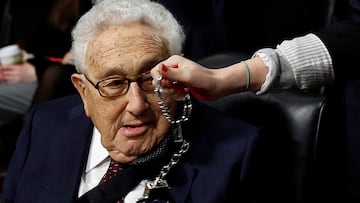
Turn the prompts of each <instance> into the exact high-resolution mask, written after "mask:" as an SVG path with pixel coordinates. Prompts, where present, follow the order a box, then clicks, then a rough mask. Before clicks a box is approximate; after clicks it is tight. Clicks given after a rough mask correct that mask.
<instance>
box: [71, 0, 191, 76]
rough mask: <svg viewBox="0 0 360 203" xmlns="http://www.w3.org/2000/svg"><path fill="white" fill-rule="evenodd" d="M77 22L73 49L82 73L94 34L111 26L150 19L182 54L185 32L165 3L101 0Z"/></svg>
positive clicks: (176, 50) (173, 51) (170, 48)
mask: <svg viewBox="0 0 360 203" xmlns="http://www.w3.org/2000/svg"><path fill="white" fill-rule="evenodd" d="M97 2H98V3H96V4H95V5H94V6H93V7H92V8H91V9H90V10H89V11H88V12H87V13H85V14H84V15H83V16H82V17H81V18H80V19H79V21H78V22H77V24H76V26H75V27H74V29H73V31H72V38H73V42H72V48H71V52H72V54H73V56H74V62H75V66H76V69H77V71H78V72H80V73H83V72H84V71H85V68H86V66H85V56H86V51H87V47H88V45H89V43H90V40H91V39H92V37H93V36H94V35H95V34H96V33H97V32H98V31H101V30H104V29H106V28H108V27H110V26H114V25H121V24H124V23H128V22H146V23H147V24H149V25H150V26H151V27H154V28H155V29H157V30H160V31H161V32H162V33H161V34H162V37H164V38H165V39H166V40H167V42H166V44H168V45H169V47H168V48H169V51H170V54H171V55H173V54H180V53H181V51H182V45H183V42H184V39H185V34H184V31H183V29H182V27H181V26H180V24H179V23H178V22H177V20H176V19H175V17H174V16H173V15H172V14H171V13H170V11H168V10H167V9H166V8H165V7H164V6H163V5H161V4H159V3H156V2H153V1H151V0H102V1H97Z"/></svg>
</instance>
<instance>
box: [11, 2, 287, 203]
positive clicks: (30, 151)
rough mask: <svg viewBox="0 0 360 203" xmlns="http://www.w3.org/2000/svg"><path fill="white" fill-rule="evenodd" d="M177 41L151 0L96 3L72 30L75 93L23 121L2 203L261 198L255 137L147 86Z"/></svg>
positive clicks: (176, 30)
mask: <svg viewBox="0 0 360 203" xmlns="http://www.w3.org/2000/svg"><path fill="white" fill-rule="evenodd" d="M184 38H185V37H184V33H183V30H182V28H181V26H180V25H179V23H178V22H177V21H176V19H175V18H174V17H173V15H172V14H171V13H170V12H169V11H168V10H166V9H165V8H164V7H163V6H162V5H161V4H158V3H156V2H153V1H149V0H136V1H134V0H103V1H101V2H99V3H98V4H95V5H94V6H93V7H92V9H90V11H88V12H87V13H86V14H85V15H83V16H82V17H81V18H80V20H79V21H78V23H77V25H76V26H75V28H74V30H73V39H74V41H73V45H72V51H71V52H72V54H73V57H74V62H75V65H76V68H77V71H78V73H75V74H73V75H72V77H71V79H72V82H73V84H74V86H75V87H76V89H77V91H78V93H79V94H75V95H73V96H68V97H63V98H60V99H57V100H53V101H49V102H44V103H41V104H38V105H37V106H36V107H35V108H34V109H33V110H32V112H31V113H30V114H29V116H28V119H29V120H28V121H27V122H26V125H25V127H24V129H23V130H22V133H21V135H20V137H19V139H18V143H17V147H16V150H15V152H14V156H13V157H12V160H11V163H10V165H9V168H8V171H7V175H6V177H5V184H4V200H5V202H39V201H40V202H53V201H54V200H56V201H57V202H64V203H66V202H68V203H70V202H99V203H100V202H101V203H106V202H117V201H121V202H122V201H124V202H125V203H129V202H137V201H138V200H139V202H153V201H156V200H163V201H167V202H202V203H207V202H209V203H210V202H219V203H220V202H224V203H225V202H231V201H232V200H234V199H237V200H238V201H239V202H253V199H254V198H259V196H258V195H254V194H253V192H254V191H255V190H253V189H252V188H253V186H256V185H257V184H255V183H253V182H252V181H251V180H252V177H253V176H252V175H250V174H251V172H250V171H249V170H250V169H251V168H252V164H253V163H254V162H253V158H254V152H255V151H256V150H255V149H256V143H257V139H258V130H257V129H256V128H254V127H253V126H251V125H249V124H246V123H244V122H242V121H240V120H237V119H234V118H232V117H227V116H225V115H224V114H221V113H220V112H218V111H215V110H214V109H210V108H209V107H207V106H205V105H203V104H201V103H199V102H197V101H196V100H191V98H189V97H185V100H184V101H183V100H181V101H176V100H173V99H171V98H168V97H166V95H164V94H163V93H162V91H160V90H159V89H156V88H155V87H154V86H153V85H152V80H153V79H152V77H151V75H150V72H149V71H150V69H151V68H152V67H153V66H154V65H155V64H157V63H158V62H159V61H162V60H164V59H166V58H168V57H169V56H171V55H174V54H181V49H182V44H183V41H184ZM159 82H161V81H159ZM159 101H162V102H163V103H162V105H161V106H159V104H158V102H159ZM166 107H167V108H166ZM163 110H164V113H163ZM191 110H192V111H191ZM178 111H179V112H178ZM182 111H184V112H185V118H183V117H182V114H181V112H182ZM165 112H166V113H165ZM190 112H191V113H190ZM179 114H181V115H179ZM187 119H188V120H187ZM177 121H179V122H177ZM224 157H226V159H224ZM108 168H109V169H110V170H109V172H110V173H107V171H108ZM281 191H282V192H283V190H281Z"/></svg>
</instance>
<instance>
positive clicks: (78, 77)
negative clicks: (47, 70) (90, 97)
mask: <svg viewBox="0 0 360 203" xmlns="http://www.w3.org/2000/svg"><path fill="white" fill-rule="evenodd" d="M83 78H84V76H83V75H82V74H79V73H74V74H72V75H71V82H72V83H73V85H74V87H75V88H76V90H77V91H78V92H79V94H80V96H81V97H83V96H85V89H86V86H85V83H84V79H83Z"/></svg>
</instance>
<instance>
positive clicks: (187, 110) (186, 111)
mask: <svg viewBox="0 0 360 203" xmlns="http://www.w3.org/2000/svg"><path fill="white" fill-rule="evenodd" d="M161 80H162V77H160V78H158V79H157V80H156V87H155V89H154V92H155V95H156V97H157V99H158V103H159V106H160V109H161V111H162V113H163V115H164V116H165V118H166V119H167V120H168V121H169V122H170V123H171V124H179V123H181V122H183V121H187V120H188V119H189V118H190V114H191V110H192V103H191V99H190V95H189V94H187V95H185V96H184V99H183V103H184V106H183V112H182V115H181V116H180V118H178V119H176V120H174V119H173V118H172V116H171V114H170V111H169V107H168V106H167V105H166V103H165V102H164V101H163V99H162V97H161V94H162V92H163V89H162V88H161V86H160V82H161Z"/></svg>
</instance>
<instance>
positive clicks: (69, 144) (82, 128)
mask: <svg viewBox="0 0 360 203" xmlns="http://www.w3.org/2000/svg"><path fill="white" fill-rule="evenodd" d="M79 106H80V105H79ZM80 108H82V106H81V107H80ZM65 125H68V126H66V127H65V128H66V130H65V131H62V132H64V133H61V134H59V135H57V136H56V138H55V139H56V142H57V144H58V145H59V147H57V148H56V149H55V150H57V156H54V157H55V158H54V159H51V160H49V162H50V163H48V165H50V166H56V165H57V167H56V169H54V168H52V169H50V170H52V171H53V173H48V174H51V175H49V176H48V178H47V180H46V182H47V183H48V184H47V186H48V187H47V188H46V190H47V193H48V194H50V195H49V198H52V199H49V202H51V201H53V198H54V197H57V198H60V199H62V202H73V200H75V199H76V198H77V195H78V189H79V183H80V179H81V174H82V171H83V168H84V165H85V163H86V160H87V154H88V151H89V147H90V142H91V137H92V131H93V125H92V123H91V121H90V119H88V118H87V117H86V116H85V114H84V112H83V110H82V109H79V107H77V108H75V107H74V109H73V110H72V111H70V113H69V117H68V122H66V123H65ZM54 137H55V136H54ZM54 137H53V138H54ZM59 163H62V164H63V165H62V166H61V165H60V166H59ZM54 173H55V174H54ZM59 193H62V194H60V196H59ZM60 199H58V200H59V202H61V201H60Z"/></svg>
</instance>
